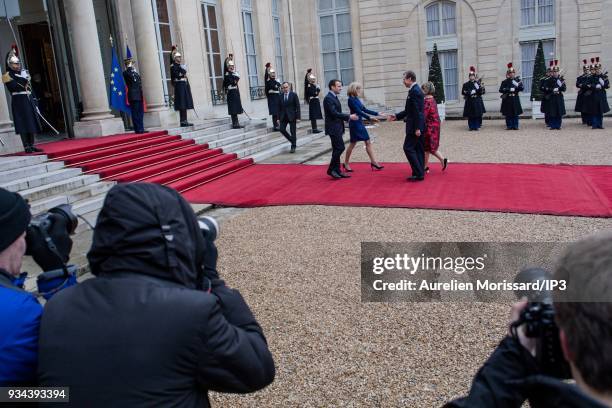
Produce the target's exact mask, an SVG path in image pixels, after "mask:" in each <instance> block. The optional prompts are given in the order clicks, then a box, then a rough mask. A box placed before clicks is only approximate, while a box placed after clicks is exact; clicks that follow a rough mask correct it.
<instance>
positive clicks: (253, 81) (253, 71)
mask: <svg viewBox="0 0 612 408" xmlns="http://www.w3.org/2000/svg"><path fill="white" fill-rule="evenodd" d="M241 4H242V29H243V30H244V44H245V47H246V59H247V70H248V73H249V84H250V86H251V88H254V87H256V86H259V76H258V75H257V65H258V63H257V49H256V48H255V44H256V42H255V30H254V27H253V5H252V2H251V0H241Z"/></svg>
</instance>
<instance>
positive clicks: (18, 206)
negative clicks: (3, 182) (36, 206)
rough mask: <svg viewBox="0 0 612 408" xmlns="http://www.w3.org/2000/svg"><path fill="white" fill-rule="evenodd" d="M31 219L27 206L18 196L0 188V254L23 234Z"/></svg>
mask: <svg viewBox="0 0 612 408" xmlns="http://www.w3.org/2000/svg"><path fill="white" fill-rule="evenodd" d="M31 218H32V215H31V214H30V208H29V207H28V204H27V203H26V201H25V200H24V199H23V198H22V197H21V196H20V195H19V194H17V193H12V192H10V191H8V190H5V189H3V188H0V252H2V251H4V250H5V249H6V248H8V247H9V246H11V244H12V243H13V242H15V241H16V240H17V238H19V236H20V235H21V234H23V233H24V232H25V230H26V229H27V228H28V224H29V223H30V219H31Z"/></svg>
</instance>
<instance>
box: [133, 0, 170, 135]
mask: <svg viewBox="0 0 612 408" xmlns="http://www.w3.org/2000/svg"><path fill="white" fill-rule="evenodd" d="M130 4H131V6H132V20H133V22H134V37H135V38H136V50H137V55H136V64H137V65H138V68H139V69H140V75H141V76H142V90H143V92H144V96H145V99H146V101H147V112H146V113H145V115H144V123H145V126H146V127H167V126H169V125H174V124H176V122H177V118H178V114H175V113H174V112H171V111H170V110H169V109H168V108H167V107H166V104H165V101H164V88H163V86H162V72H161V67H160V65H159V54H158V49H157V40H156V38H157V37H156V33H155V21H154V19H153V9H152V8H151V1H150V0H131V1H130ZM165 63H168V64H169V63H170V61H167V62H165Z"/></svg>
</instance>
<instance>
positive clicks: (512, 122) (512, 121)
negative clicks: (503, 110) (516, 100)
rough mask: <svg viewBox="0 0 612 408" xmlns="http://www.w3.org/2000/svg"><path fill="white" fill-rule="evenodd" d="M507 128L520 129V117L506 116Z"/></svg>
mask: <svg viewBox="0 0 612 408" xmlns="http://www.w3.org/2000/svg"><path fill="white" fill-rule="evenodd" d="M506 127H507V128H508V129H518V128H519V117H518V116H506Z"/></svg>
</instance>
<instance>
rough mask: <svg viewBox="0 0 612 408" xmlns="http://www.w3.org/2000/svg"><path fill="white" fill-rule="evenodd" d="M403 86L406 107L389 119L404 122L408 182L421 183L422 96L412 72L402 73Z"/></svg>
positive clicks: (423, 153) (422, 143) (423, 175)
mask: <svg viewBox="0 0 612 408" xmlns="http://www.w3.org/2000/svg"><path fill="white" fill-rule="evenodd" d="M404 86H405V87H406V88H408V96H407V97H406V106H405V107H404V110H403V111H401V112H399V113H397V114H395V115H392V116H391V118H390V119H391V120H392V121H393V120H404V122H406V138H405V139H404V154H405V155H406V158H407V159H408V162H409V163H410V168H411V169H412V175H411V176H410V177H408V181H423V180H424V179H425V144H424V141H423V139H424V138H423V136H422V133H423V132H424V131H425V117H424V115H423V106H424V96H423V91H421V87H420V86H419V84H417V83H416V75H415V73H414V72H413V71H406V72H404Z"/></svg>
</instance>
